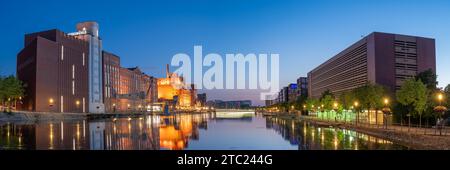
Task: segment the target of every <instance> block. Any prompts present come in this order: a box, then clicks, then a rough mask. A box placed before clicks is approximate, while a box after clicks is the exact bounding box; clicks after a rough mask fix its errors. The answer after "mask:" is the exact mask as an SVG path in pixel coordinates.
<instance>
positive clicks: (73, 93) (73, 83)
mask: <svg viewBox="0 0 450 170" xmlns="http://www.w3.org/2000/svg"><path fill="white" fill-rule="evenodd" d="M72 95H75V80H72Z"/></svg>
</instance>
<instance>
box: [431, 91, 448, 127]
mask: <svg viewBox="0 0 450 170" xmlns="http://www.w3.org/2000/svg"><path fill="white" fill-rule="evenodd" d="M437 99H438V101H439V106H436V107H434V111H435V112H436V113H437V116H436V117H439V118H436V127H437V128H438V129H439V135H442V125H443V120H442V115H443V114H444V112H446V111H447V108H446V107H445V106H443V105H442V100H443V99H444V95H443V94H442V93H439V94H438V95H437Z"/></svg>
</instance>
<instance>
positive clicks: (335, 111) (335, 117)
mask: <svg viewBox="0 0 450 170" xmlns="http://www.w3.org/2000/svg"><path fill="white" fill-rule="evenodd" d="M333 110H334V121H335V122H337V110H338V103H337V102H334V103H333Z"/></svg>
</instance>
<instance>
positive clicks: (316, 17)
mask: <svg viewBox="0 0 450 170" xmlns="http://www.w3.org/2000/svg"><path fill="white" fill-rule="evenodd" d="M0 20H1V22H2V26H1V27H0V32H1V33H2V41H0V58H1V61H0V74H1V75H9V74H15V70H16V54H17V53H18V52H19V51H20V49H22V48H23V43H24V35H25V34H26V33H32V32H38V31H43V30H48V29H54V28H57V29H60V30H62V31H64V32H74V31H75V25H76V23H78V22H82V21H87V20H89V21H90V20H93V21H97V22H98V23H99V25H100V37H101V38H102V39H103V48H104V50H106V51H110V52H112V53H114V54H116V55H118V56H120V57H121V64H122V66H123V67H134V66H139V67H140V68H141V69H142V70H143V71H144V72H146V73H147V74H150V75H154V76H156V77H163V76H165V75H164V71H165V70H164V69H165V64H167V63H170V61H171V58H172V56H173V55H175V54H177V53H187V54H189V55H190V56H191V57H192V56H193V47H194V45H202V46H203V53H204V54H207V53H218V54H220V55H222V57H224V56H225V54H227V53H243V54H246V53H256V54H259V53H278V54H279V55H280V68H281V70H280V85H281V86H286V85H287V84H288V83H290V82H295V80H296V79H297V78H298V77H299V76H306V74H307V72H309V71H310V70H312V69H313V68H315V67H316V66H318V65H319V64H321V63H322V62H324V61H326V60H327V59H329V58H330V57H332V56H334V55H335V54H337V53H338V52H340V51H342V50H343V49H345V48H346V47H348V46H349V45H351V44H353V43H354V42H356V41H358V40H359V39H361V36H365V35H368V34H370V33H371V32H374V31H377V32H388V33H396V34H407V35H415V36H423V37H429V38H434V39H436V54H437V55H436V58H437V61H436V63H437V66H436V67H437V74H438V81H439V86H440V87H445V86H446V85H447V84H449V83H450V74H449V73H450V1H448V0H395V1H392V0H376V1H375V0H360V1H354V0H340V1H336V0H329V1H326V0H310V1H306V0H304V1H302V0H292V1H288V0H286V1H280V0H241V1H237V0H236V1H233V0H227V1H225V0H223V1H219V0H215V1H212V0H211V1H206V0H193V1H187V0H179V1H172V0H164V1H132V0H128V1H122V2H119V1H106V0H105V1H95V2H93V1H84V0H78V1H65V2H63V1H61V0H54V1H45V0H42V1H35V0H29V1H12V0H10V1H1V2H0ZM173 69H174V68H172V70H173ZM207 93H208V100H211V99H223V100H242V99H251V100H253V101H254V104H256V105H258V104H261V105H262V104H263V103H262V102H260V101H258V100H257V99H259V93H257V91H250V90H235V91H214V92H211V91H208V92H207Z"/></svg>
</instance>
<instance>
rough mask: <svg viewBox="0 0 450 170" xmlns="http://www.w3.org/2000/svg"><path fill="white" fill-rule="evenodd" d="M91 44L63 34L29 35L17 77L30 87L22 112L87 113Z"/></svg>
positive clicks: (18, 61) (18, 59) (26, 36)
mask: <svg viewBox="0 0 450 170" xmlns="http://www.w3.org/2000/svg"><path fill="white" fill-rule="evenodd" d="M88 45H89V44H88V43H87V42H86V41H82V40H79V39H77V38H75V37H73V36H69V35H67V34H65V33H64V32H62V31H59V30H56V29H54V30H49V31H43V32H38V33H33V34H27V35H25V44H24V46H25V47H24V48H23V49H22V50H21V51H20V52H19V54H18V55H17V76H18V78H19V79H20V80H22V81H23V82H24V83H25V84H26V85H27V87H26V89H25V94H26V95H25V96H24V98H23V104H22V106H21V108H20V109H23V110H28V111H38V112H87V108H88V107H89V106H88V101H87V99H88V60H87V56H88V54H89V53H88V52H89V46H88Z"/></svg>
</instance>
